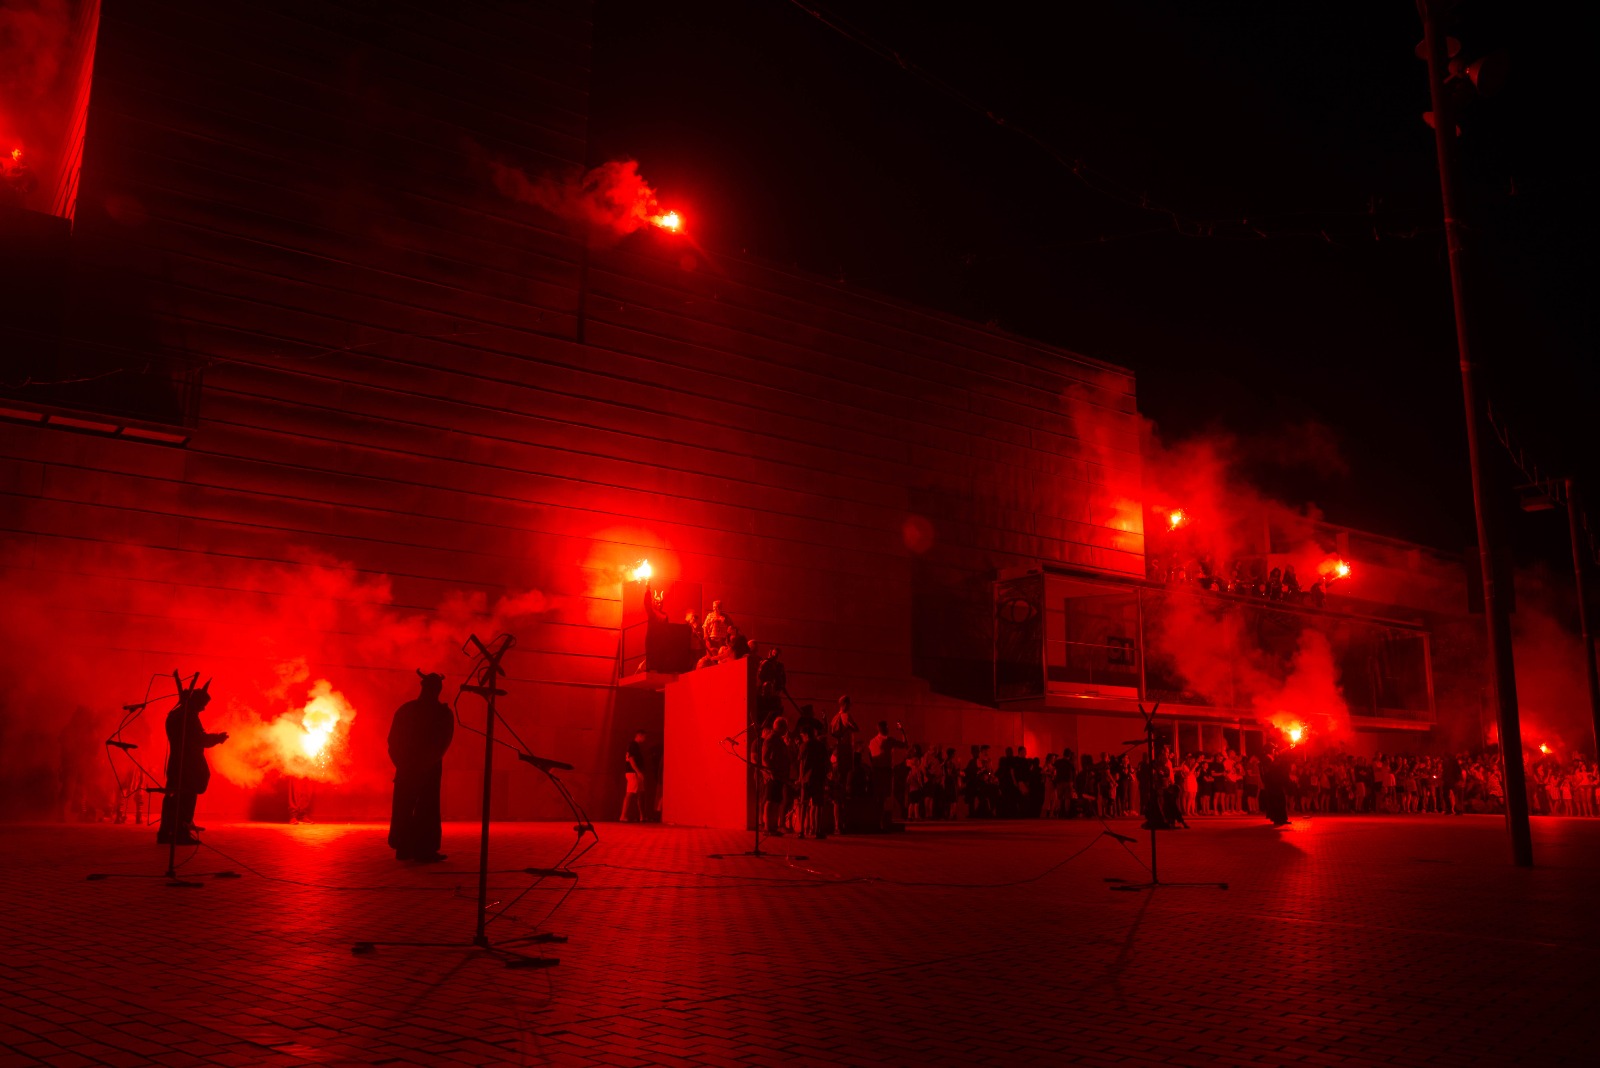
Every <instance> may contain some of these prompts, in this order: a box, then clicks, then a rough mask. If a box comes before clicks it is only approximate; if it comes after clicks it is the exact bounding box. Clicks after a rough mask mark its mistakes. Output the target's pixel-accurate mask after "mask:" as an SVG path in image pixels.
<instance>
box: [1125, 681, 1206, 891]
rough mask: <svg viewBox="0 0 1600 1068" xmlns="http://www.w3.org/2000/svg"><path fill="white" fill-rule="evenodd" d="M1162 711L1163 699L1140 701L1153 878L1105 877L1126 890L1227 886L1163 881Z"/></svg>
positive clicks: (1151, 874) (1164, 813) (1164, 822)
mask: <svg viewBox="0 0 1600 1068" xmlns="http://www.w3.org/2000/svg"><path fill="white" fill-rule="evenodd" d="M1159 711H1161V702H1160V701H1157V702H1156V703H1155V706H1154V707H1152V708H1151V709H1150V711H1148V712H1146V711H1145V708H1144V703H1143V702H1140V704H1139V714H1140V715H1141V716H1143V717H1144V744H1145V759H1146V760H1147V761H1148V762H1149V763H1148V765H1147V766H1148V767H1149V768H1150V785H1151V790H1150V800H1149V801H1148V802H1147V803H1146V804H1147V809H1146V811H1147V814H1148V818H1147V819H1146V820H1145V822H1146V823H1147V824H1148V825H1149V827H1150V881H1149V882H1144V883H1124V882H1122V881H1121V880H1119V879H1107V880H1106V881H1107V882H1116V883H1118V884H1119V885H1117V886H1113V887H1112V888H1111V889H1113V890H1122V891H1127V892H1129V893H1133V892H1137V891H1139V890H1159V889H1161V888H1162V887H1163V886H1168V887H1171V886H1188V887H1210V888H1213V889H1217V890H1226V889H1227V888H1228V884H1227V883H1164V882H1162V881H1161V875H1160V874H1159V871H1158V869H1157V867H1156V838H1157V836H1158V834H1159V832H1160V831H1161V830H1162V829H1163V828H1164V827H1165V826H1166V822H1167V814H1166V812H1165V811H1163V809H1162V804H1163V801H1164V798H1163V797H1162V793H1163V792H1164V791H1159V790H1156V789H1155V770H1156V736H1157V731H1156V713H1157V712H1159ZM1130 744H1132V745H1137V744H1138V743H1137V742H1132V743H1130ZM1112 837H1115V838H1118V839H1121V838H1122V836H1121V835H1116V834H1113V835H1112Z"/></svg>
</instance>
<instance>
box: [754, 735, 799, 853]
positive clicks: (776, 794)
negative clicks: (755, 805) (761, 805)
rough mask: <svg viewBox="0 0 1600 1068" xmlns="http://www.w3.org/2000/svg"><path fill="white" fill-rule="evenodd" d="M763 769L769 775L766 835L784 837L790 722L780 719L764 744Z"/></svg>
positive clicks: (762, 744)
mask: <svg viewBox="0 0 1600 1068" xmlns="http://www.w3.org/2000/svg"><path fill="white" fill-rule="evenodd" d="M761 768H762V770H763V772H765V774H766V779H765V786H766V815H767V833H768V834H770V835H777V836H781V835H782V834H783V802H784V798H785V795H786V793H787V791H788V788H789V778H790V775H791V774H792V772H793V768H792V767H791V758H790V751H789V721H788V720H786V719H784V718H783V717H782V716H779V717H778V718H777V719H775V720H773V721H772V730H771V733H769V734H768V735H767V737H766V740H765V741H763V742H762V743H761Z"/></svg>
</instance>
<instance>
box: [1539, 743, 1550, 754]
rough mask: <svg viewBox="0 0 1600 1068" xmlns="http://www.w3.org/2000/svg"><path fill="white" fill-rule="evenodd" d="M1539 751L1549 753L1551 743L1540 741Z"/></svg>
mask: <svg viewBox="0 0 1600 1068" xmlns="http://www.w3.org/2000/svg"><path fill="white" fill-rule="evenodd" d="M1539 752H1541V753H1547V754H1548V753H1549V752H1550V746H1549V744H1548V743H1546V742H1540V743H1539Z"/></svg>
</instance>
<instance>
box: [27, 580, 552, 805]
mask: <svg viewBox="0 0 1600 1068" xmlns="http://www.w3.org/2000/svg"><path fill="white" fill-rule="evenodd" d="M204 566H205V567H206V568H208V569H209V573H208V574H205V575H198V574H196V573H195V571H194V569H193V568H192V567H189V568H186V570H185V571H184V573H183V574H182V575H181V576H180V575H178V574H176V573H174V572H173V568H172V565H171V564H169V563H168V562H167V561H166V560H165V559H164V558H162V557H161V556H159V554H157V553H155V552H140V551H137V550H115V551H104V552H96V553H91V554H90V555H88V556H86V557H84V558H83V559H81V560H79V561H77V562H76V568H75V569H74V570H71V571H67V570H44V569H33V570H25V569H21V568H10V569H6V570H5V571H4V572H3V573H0V596H3V597H4V599H5V602H6V605H7V611H6V613H5V615H4V622H3V623H0V650H3V651H0V663H3V666H4V670H5V673H6V677H7V679H8V680H9V685H8V686H7V688H6V692H5V694H4V695H3V697H0V713H3V714H0V725H3V727H4V730H5V732H6V733H5V736H4V737H3V738H0V779H3V781H4V782H5V784H6V785H5V787H4V789H3V791H0V803H3V809H4V811H6V812H7V813H9V814H13V815H15V814H22V813H27V812H42V811H46V810H48V809H49V808H50V807H51V806H52V805H54V804H56V803H58V802H59V801H61V800H65V799H64V798H60V797H59V796H58V795H59V794H60V793H61V792H62V791H68V792H70V791H72V790H74V789H77V788H81V784H82V783H83V782H84V781H86V780H87V781H91V782H92V783H94V784H97V785H96V786H95V787H94V788H101V787H99V786H98V784H100V783H102V782H103V780H104V779H105V778H106V774H105V772H106V765H105V758H104V756H102V747H103V743H104V741H105V739H106V738H107V737H108V736H109V735H110V734H111V732H112V731H113V730H114V729H115V728H116V725H117V721H118V720H119V719H120V718H121V715H122V713H121V712H120V711H119V709H120V706H122V705H124V704H127V703H132V702H135V701H138V700H140V699H142V698H143V696H144V687H145V684H146V682H147V680H149V679H150V678H151V675H152V673H157V674H158V675H159V676H160V677H157V678H155V680H154V683H155V685H154V688H153V690H152V691H151V692H152V693H153V694H157V695H160V694H169V693H171V692H172V689H173V683H172V678H171V674H170V673H171V671H173V670H174V669H176V670H179V671H182V672H185V673H188V672H192V671H200V672H201V673H202V681H204V679H205V678H206V677H209V676H214V681H213V682H212V684H211V693H212V695H213V697H214V700H213V702H212V705H211V707H210V708H209V709H208V710H207V712H206V713H205V723H206V727H207V729H208V730H213V731H218V730H225V731H228V732H229V734H230V739H229V741H228V742H227V743H226V744H224V745H222V746H219V747H217V748H215V749H212V750H210V752H209V754H208V755H209V757H210V759H211V763H212V765H213V768H214V769H215V771H216V773H217V777H218V779H217V780H215V781H214V783H213V790H216V789H217V788H218V786H220V785H222V781H223V780H225V781H226V782H227V783H232V784H234V785H236V786H238V787H240V788H244V789H253V788H255V787H258V786H260V785H262V783H263V781H264V780H268V779H270V778H271V777H273V776H282V777H301V778H309V779H314V780H317V781H321V782H353V783H359V784H365V785H371V786H378V785H380V784H381V783H382V782H384V781H385V780H386V779H387V776H388V773H389V761H388V757H387V754H386V753H385V750H384V739H385V737H386V735H387V729H388V720H389V715H390V713H391V712H392V711H393V709H394V707H395V706H396V705H397V704H399V703H400V702H401V701H403V700H406V699H408V698H409V697H411V696H413V695H414V693H415V688H416V676H415V675H414V674H413V669H416V668H420V669H422V670H424V671H429V670H434V671H442V672H445V673H446V674H447V675H448V676H450V677H451V678H452V680H453V681H452V684H451V686H452V691H453V686H454V682H455V681H459V674H460V670H461V666H462V665H463V664H464V662H465V661H464V659H463V658H462V657H461V656H460V654H459V648H460V645H461V643H462V641H463V640H464V639H465V637H466V635H467V634H469V633H471V632H474V631H476V632H478V633H480V634H491V635H492V634H494V633H497V632H499V631H501V630H505V629H508V628H510V627H512V626H514V625H517V624H519V623H521V624H523V625H526V623H527V622H528V621H530V620H533V619H537V618H539V617H540V616H541V615H542V614H544V613H545V612H546V610H547V609H548V608H550V607H551V605H550V602H549V600H548V599H547V598H546V596H545V595H544V594H542V593H540V592H537V591H530V592H526V593H521V594H517V595H514V596H513V595H508V596H504V597H500V598H498V599H496V600H495V601H494V602H493V603H490V602H489V599H488V598H487V597H486V596H484V595H483V594H454V595H449V596H447V597H445V598H444V600H443V602H442V603H440V604H438V605H436V606H433V607H431V608H421V607H410V606H404V605H400V604H397V603H396V597H395V594H394V590H393V588H392V584H391V582H390V580H389V579H388V578H387V577H385V576H382V575H373V574H371V573H364V572H360V571H357V570H355V569H353V568H350V567H347V566H343V565H341V564H340V563H338V562H336V561H318V562H311V563H307V564H304V565H292V564H271V563H247V562H244V561H229V560H214V561H213V562H211V563H210V564H207V565H204ZM123 576H137V577H136V578H128V577H123ZM180 578H181V579H182V581H183V583H185V584H187V585H188V589H187V590H185V589H184V588H183V587H182V586H180V585H179V583H178V581H177V580H178V579H180ZM195 587H199V588H200V590H201V593H200V594H199V595H198V596H197V595H196V594H195V592H194V589H195ZM89 650H94V651H93V652H89ZM171 706H172V701H171V700H170V699H165V700H156V701H153V702H152V703H151V705H150V707H149V709H148V710H147V711H146V712H145V713H144V716H143V717H142V719H140V720H138V721H137V722H136V723H134V724H133V726H132V727H131V728H130V729H129V730H128V732H127V734H126V735H125V738H126V740H127V741H130V742H133V743H135V744H137V745H138V746H139V747H140V748H139V749H138V750H136V751H135V755H136V756H138V757H139V758H140V759H141V760H142V761H143V762H144V763H145V765H146V766H147V767H149V768H150V769H151V770H152V771H154V772H155V773H156V774H158V775H159V774H160V769H161V762H162V760H163V759H164V755H165V751H166V742H165V738H164V737H163V735H162V730H161V724H162V722H163V720H164V717H165V715H166V713H167V711H168V709H169V708H171ZM224 788H225V787H224Z"/></svg>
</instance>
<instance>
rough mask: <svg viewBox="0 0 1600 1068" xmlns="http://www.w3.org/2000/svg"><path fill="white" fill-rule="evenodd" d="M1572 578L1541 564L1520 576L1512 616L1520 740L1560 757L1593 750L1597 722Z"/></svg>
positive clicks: (1518, 575) (1521, 573)
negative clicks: (1545, 747)
mask: <svg viewBox="0 0 1600 1068" xmlns="http://www.w3.org/2000/svg"><path fill="white" fill-rule="evenodd" d="M1576 618H1577V606H1576V604H1575V603H1574V595H1573V582H1572V579H1571V578H1570V577H1568V576H1566V575H1554V574H1551V573H1550V572H1549V571H1547V570H1545V569H1543V568H1537V569H1528V570H1523V571H1519V572H1518V574H1517V607H1516V613H1515V614H1514V615H1513V616H1512V617H1511V629H1512V638H1513V642H1514V645H1515V654H1516V671H1517V704H1518V706H1519V709H1520V719H1521V720H1522V740H1523V743H1524V744H1526V745H1528V746H1529V747H1530V748H1533V749H1537V748H1539V744H1540V743H1541V742H1543V743H1546V744H1548V745H1549V746H1550V748H1551V749H1552V750H1554V751H1555V752H1556V754H1557V755H1558V756H1561V757H1563V758H1566V757H1568V756H1570V755H1571V754H1573V753H1585V754H1593V752H1594V721H1593V718H1592V716H1591V715H1590V712H1589V680H1588V677H1587V675H1586V674H1585V671H1584V666H1583V643H1582V640H1581V639H1580V637H1579V635H1578V633H1577V628H1576V626H1575V625H1573V624H1574V621H1575V620H1576Z"/></svg>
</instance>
